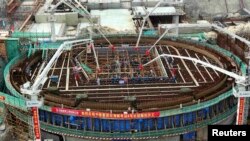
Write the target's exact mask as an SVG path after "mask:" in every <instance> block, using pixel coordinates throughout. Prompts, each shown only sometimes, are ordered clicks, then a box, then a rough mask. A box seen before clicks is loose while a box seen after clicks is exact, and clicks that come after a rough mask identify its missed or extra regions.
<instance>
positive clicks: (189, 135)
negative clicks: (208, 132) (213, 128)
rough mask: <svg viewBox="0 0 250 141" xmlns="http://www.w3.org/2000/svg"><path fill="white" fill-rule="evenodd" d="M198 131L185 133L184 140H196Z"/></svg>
mask: <svg viewBox="0 0 250 141" xmlns="http://www.w3.org/2000/svg"><path fill="white" fill-rule="evenodd" d="M195 136H196V132H189V133H186V134H183V141H195Z"/></svg>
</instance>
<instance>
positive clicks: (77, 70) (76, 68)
mask: <svg viewBox="0 0 250 141" xmlns="http://www.w3.org/2000/svg"><path fill="white" fill-rule="evenodd" d="M81 69H82V68H81V67H78V66H74V67H73V74H74V78H75V81H78V82H79V81H81V82H82V81H83V80H82V78H81V76H80V74H79V72H80V70H81Z"/></svg>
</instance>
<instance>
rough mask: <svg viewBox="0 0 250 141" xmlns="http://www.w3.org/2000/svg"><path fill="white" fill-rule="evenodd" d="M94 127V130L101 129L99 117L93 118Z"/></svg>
mask: <svg viewBox="0 0 250 141" xmlns="http://www.w3.org/2000/svg"><path fill="white" fill-rule="evenodd" d="M94 129H95V131H100V130H101V127H100V119H98V118H95V119H94Z"/></svg>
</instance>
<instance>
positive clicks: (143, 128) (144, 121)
mask: <svg viewBox="0 0 250 141" xmlns="http://www.w3.org/2000/svg"><path fill="white" fill-rule="evenodd" d="M142 131H148V120H147V119H144V120H143V122H142Z"/></svg>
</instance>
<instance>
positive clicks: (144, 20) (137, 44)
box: [135, 0, 163, 48]
mask: <svg viewBox="0 0 250 141" xmlns="http://www.w3.org/2000/svg"><path fill="white" fill-rule="evenodd" d="M162 2H163V0H160V1H159V2H158V3H157V4H156V5H155V7H154V8H153V9H152V10H151V11H150V12H149V13H148V14H147V15H146V17H144V19H143V23H142V27H141V30H140V33H139V37H138V39H137V42H136V46H135V47H136V48H137V47H138V46H139V43H140V40H141V35H142V31H143V28H144V25H145V22H146V20H147V18H148V17H149V16H150V14H152V13H153V12H154V10H155V9H156V8H157V7H158V6H159V5H160V4H161V3H162Z"/></svg>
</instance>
